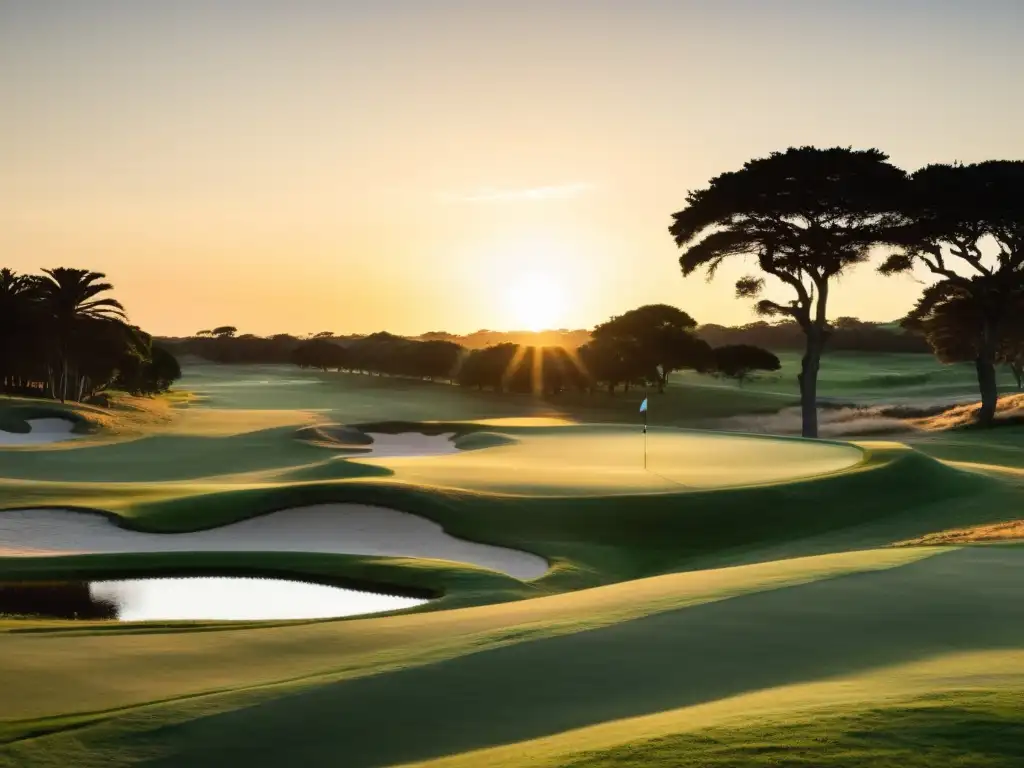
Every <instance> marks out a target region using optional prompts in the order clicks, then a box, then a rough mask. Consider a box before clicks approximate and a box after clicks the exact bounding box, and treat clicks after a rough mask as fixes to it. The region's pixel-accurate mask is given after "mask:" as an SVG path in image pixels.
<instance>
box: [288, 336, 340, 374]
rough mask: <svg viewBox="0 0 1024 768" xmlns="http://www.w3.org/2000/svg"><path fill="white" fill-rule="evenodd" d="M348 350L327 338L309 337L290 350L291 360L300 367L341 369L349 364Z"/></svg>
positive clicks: (324, 369) (323, 369)
mask: <svg viewBox="0 0 1024 768" xmlns="http://www.w3.org/2000/svg"><path fill="white" fill-rule="evenodd" d="M349 360H350V354H349V350H347V349H345V348H344V347H343V346H341V345H340V344H335V343H334V342H332V341H327V339H309V340H308V341H304V342H302V343H301V344H299V345H298V346H296V347H295V349H293V350H292V352H291V361H292V362H293V363H294V364H295V365H297V366H299V367H300V368H319V369H320V370H322V371H326V370H327V369H328V368H334V369H336V370H341V369H342V368H343V367H345V366H346V365H348V364H349Z"/></svg>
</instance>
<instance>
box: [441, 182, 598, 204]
mask: <svg viewBox="0 0 1024 768" xmlns="http://www.w3.org/2000/svg"><path fill="white" fill-rule="evenodd" d="M593 187H594V185H593V184H589V183H586V182H582V181H577V182H572V183H570V184H553V185H550V186H546V187H524V188H520V189H494V188H492V187H485V188H483V189H479V190H476V191H475V192H472V193H470V194H468V195H447V196H446V197H447V199H449V200H456V201H458V202H463V203H506V202H507V203H513V202H529V201H534V200H564V199H567V198H572V197H579V196H580V195H582V194H585V193H586V192H589V191H590V190H591V189H593Z"/></svg>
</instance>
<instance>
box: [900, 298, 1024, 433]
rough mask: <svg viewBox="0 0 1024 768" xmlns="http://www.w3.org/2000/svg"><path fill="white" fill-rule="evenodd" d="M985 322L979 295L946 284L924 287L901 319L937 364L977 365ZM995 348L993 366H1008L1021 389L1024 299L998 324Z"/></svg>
mask: <svg viewBox="0 0 1024 768" xmlns="http://www.w3.org/2000/svg"><path fill="white" fill-rule="evenodd" d="M975 279H977V278H975ZM985 322H986V308H985V306H984V304H983V302H982V300H981V299H980V298H979V295H978V294H977V293H975V292H972V291H970V290H968V289H965V288H963V287H961V286H959V285H956V284H955V283H951V282H947V281H942V282H939V283H935V284H933V285H931V286H929V287H928V288H926V289H925V291H924V293H923V294H922V296H921V298H920V299H919V300H918V302H917V304H916V305H915V307H914V309H912V310H911V311H910V312H909V313H908V314H907V316H906V317H905V318H903V320H902V324H903V326H904V327H906V328H908V329H910V330H912V331H915V332H917V333H920V334H922V335H923V336H924V337H925V339H926V340H927V342H928V344H929V345H930V346H931V348H932V351H933V352H934V353H935V356H936V357H937V358H938V359H939V361H940V362H942V363H962V362H975V363H976V364H977V360H978V355H979V346H980V344H982V343H983V340H984V330H983V328H984V324H985ZM994 346H995V353H994V358H993V359H994V363H995V364H1004V365H1006V366H1007V367H1009V368H1010V371H1011V372H1012V373H1013V376H1014V379H1015V380H1016V382H1017V388H1018V389H1020V388H1021V384H1022V381H1021V379H1022V378H1024V377H1022V370H1021V368H1022V365H1021V364H1022V362H1024V297H1021V298H1019V299H1018V301H1017V303H1016V304H1015V305H1014V306H1012V307H1010V311H1009V312H1008V313H1007V317H1005V318H1004V320H1003V321H1002V322H1001V323H1000V324H999V326H998V336H996V337H995V339H994ZM993 375H994V373H993ZM986 423H987V422H986Z"/></svg>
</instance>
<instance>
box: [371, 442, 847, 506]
mask: <svg viewBox="0 0 1024 768" xmlns="http://www.w3.org/2000/svg"><path fill="white" fill-rule="evenodd" d="M492 431H495V432H497V431H498V430H496V429H492ZM511 434H512V435H514V436H515V438H516V440H517V442H516V443H515V444H512V445H498V446H493V447H487V448H484V449H480V450H472V451H464V452H462V453H459V454H454V455H449V456H437V457H423V458H381V459H374V458H365V459H364V458H359V457H355V458H353V459H352V461H354V462H355V463H359V464H365V465H368V466H376V467H381V468H384V469H387V470H390V471H391V472H393V473H394V476H395V478H396V479H398V480H401V481H403V482H407V483H414V484H419V485H430V486H441V487H447V488H463V489H468V490H476V491H487V492H491V493H506V494H517V493H525V494H534V495H536V494H549V495H559V494H570V495H573V494H608V493H615V494H629V493H641V492H679V491H687V490H691V491H693V490H708V489H714V488H735V487H740V486H749V485H761V484H765V483H778V482H784V481H791V480H799V479H806V478H810V477H815V476H817V475H825V474H829V473H832V472H839V471H841V470H844V469H848V468H849V467H852V466H854V465H855V464H857V463H858V462H860V461H861V460H862V459H863V457H864V454H863V452H862V451H861V450H860V449H858V448H856V447H854V446H852V445H849V444H829V443H823V442H817V441H806V440H797V439H780V438H764V437H753V436H738V435H729V434H724V433H707V432H705V433H698V432H684V431H681V430H673V429H654V428H652V429H650V430H649V433H648V435H647V440H646V441H645V439H644V435H643V434H642V433H641V432H640V430H639V429H637V428H628V427H561V428H554V429H543V428H541V429H537V430H523V431H520V432H514V433H511ZM645 442H646V443H647V464H646V467H645V466H644V443H645Z"/></svg>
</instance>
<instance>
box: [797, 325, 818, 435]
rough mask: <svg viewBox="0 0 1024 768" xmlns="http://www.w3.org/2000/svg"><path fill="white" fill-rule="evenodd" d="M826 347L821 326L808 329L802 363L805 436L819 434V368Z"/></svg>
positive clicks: (801, 409) (801, 404)
mask: <svg viewBox="0 0 1024 768" xmlns="http://www.w3.org/2000/svg"><path fill="white" fill-rule="evenodd" d="M824 348H825V336H824V333H823V332H822V330H821V329H820V328H816V327H813V326H812V327H811V328H809V329H808V330H807V346H806V347H805V349H804V357H803V360H802V361H801V365H800V375H799V376H797V380H798V381H799V383H800V414H801V417H802V420H803V428H802V431H801V434H802V435H803V436H804V437H817V436H818V369H819V368H820V367H821V352H822V350H823V349H824Z"/></svg>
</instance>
